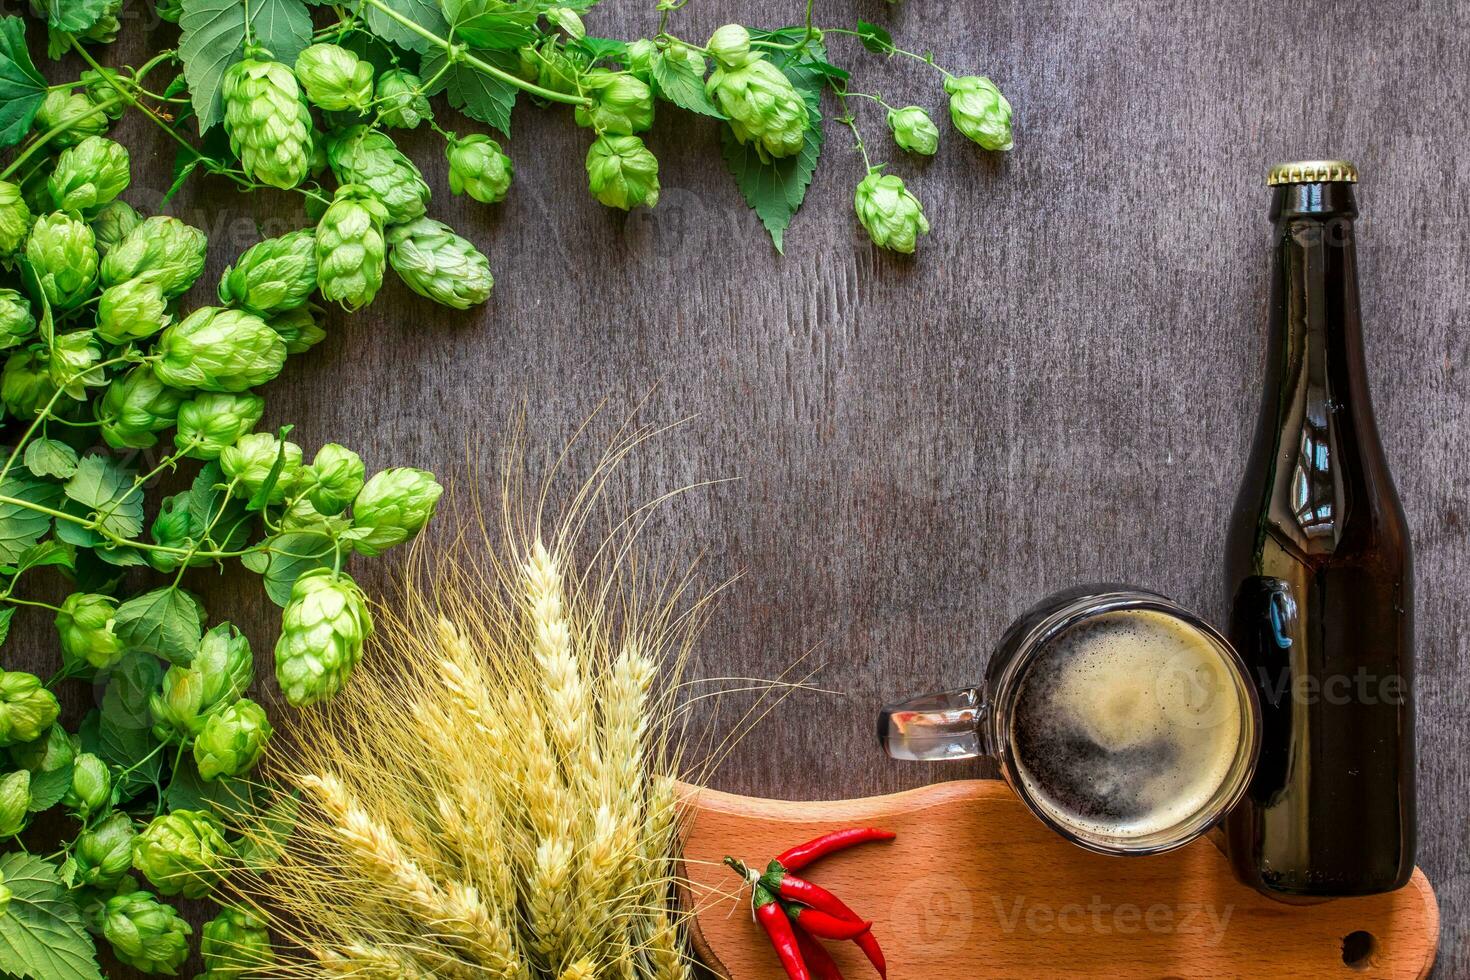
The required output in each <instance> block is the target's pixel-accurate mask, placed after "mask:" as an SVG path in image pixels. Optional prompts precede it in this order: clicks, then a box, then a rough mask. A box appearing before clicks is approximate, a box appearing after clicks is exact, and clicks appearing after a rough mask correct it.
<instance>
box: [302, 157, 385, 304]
mask: <svg viewBox="0 0 1470 980" xmlns="http://www.w3.org/2000/svg"><path fill="white" fill-rule="evenodd" d="M387 217H388V211H387V209H386V208H384V207H383V204H382V202H381V201H379V200H378V198H377V196H376V195H375V194H373V192H372V191H371V190H369V189H368V188H366V187H364V186H362V185H361V184H344V185H343V186H341V187H339V188H337V193H336V194H335V195H333V197H332V203H331V205H330V206H329V207H328V208H327V211H326V213H325V214H323V215H322V220H321V221H319V222H318V223H317V226H316V262H317V282H318V284H319V285H320V287H321V291H322V296H324V297H326V299H328V300H329V301H331V302H334V303H341V304H342V306H343V307H345V308H346V309H347V310H349V311H351V310H357V309H361V308H362V307H364V306H366V305H367V304H368V303H371V302H372V301H373V297H374V296H376V295H377V294H378V290H379V288H381V287H382V285H383V269H384V266H385V263H386V260H387V252H388V246H387V242H386V241H384V239H383V224H384V222H385V221H386V220H387Z"/></svg>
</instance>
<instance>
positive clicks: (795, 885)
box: [760, 862, 863, 922]
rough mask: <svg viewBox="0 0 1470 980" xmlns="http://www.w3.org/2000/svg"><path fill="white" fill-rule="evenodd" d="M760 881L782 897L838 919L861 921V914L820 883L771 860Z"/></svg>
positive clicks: (767, 888)
mask: <svg viewBox="0 0 1470 980" xmlns="http://www.w3.org/2000/svg"><path fill="white" fill-rule="evenodd" d="M760 883H761V884H762V885H763V886H765V888H766V890H767V891H769V892H772V893H774V894H776V895H779V896H781V897H782V898H785V899H789V900H790V901H793V902H800V903H801V904H802V905H810V906H811V907H812V908H814V909H816V910H817V911H819V912H826V913H827V914H828V915H830V916H834V917H835V918H838V919H846V920H847V921H849V922H862V921H863V919H862V916H860V915H858V914H857V913H856V912H854V911H853V910H852V909H850V908H848V907H847V905H846V904H845V903H844V902H843V901H842V899H840V898H838V897H837V896H836V895H833V894H832V893H831V892H829V891H828V890H827V889H825V888H823V887H822V886H821V885H814V884H812V883H811V882H810V881H807V880H806V879H805V878H798V877H797V876H796V875H794V874H792V873H791V872H789V871H787V870H785V869H784V868H781V867H780V866H778V865H776V864H775V863H774V862H772V864H771V865H769V866H768V867H767V868H766V873H765V874H763V875H761V878H760Z"/></svg>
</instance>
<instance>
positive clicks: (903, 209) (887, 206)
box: [853, 167, 929, 254]
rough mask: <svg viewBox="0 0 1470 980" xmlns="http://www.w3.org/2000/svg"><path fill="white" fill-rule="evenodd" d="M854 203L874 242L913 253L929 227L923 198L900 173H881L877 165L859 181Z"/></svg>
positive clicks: (897, 250)
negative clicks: (922, 201)
mask: <svg viewBox="0 0 1470 980" xmlns="http://www.w3.org/2000/svg"><path fill="white" fill-rule="evenodd" d="M853 206H854V207H855V208H856V209H857V216H858V220H859V221H860V222H862V225H863V227H864V228H866V229H867V231H868V235H869V236H870V237H871V238H872V239H873V244H875V245H877V246H879V247H880V248H888V249H892V250H893V251H895V252H904V253H907V254H912V253H913V251H914V247H915V244H916V242H917V241H918V237H919V236H920V235H923V234H927V233H928V231H929V220H928V219H927V218H925V217H924V206H923V205H922V204H920V203H919V199H918V198H916V197H914V195H912V194H910V193H909V191H908V188H906V187H904V184H903V181H902V180H901V179H900V178H899V177H897V176H895V175H893V174H883V173H879V171H878V169H877V168H876V167H875V168H874V169H873V170H871V171H869V173H868V175H867V176H866V177H864V178H863V179H862V182H861V183H859V184H858V186H857V192H856V193H855V194H854V195H853Z"/></svg>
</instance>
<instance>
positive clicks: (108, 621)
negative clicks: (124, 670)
mask: <svg viewBox="0 0 1470 980" xmlns="http://www.w3.org/2000/svg"><path fill="white" fill-rule="evenodd" d="M115 612H117V600H116V599H114V598H112V597H111V596H105V595H91V594H89V593H86V592H73V593H72V594H71V595H69V596H67V597H66V598H65V599H64V600H63V601H62V603H61V606H60V608H59V609H57V611H56V632H57V634H58V635H60V637H61V655H62V658H63V659H64V660H65V662H66V663H67V664H68V665H73V664H79V663H86V664H90V665H91V666H93V667H96V668H97V669H98V670H104V669H106V668H108V667H111V666H113V665H114V664H116V663H117V662H118V661H119V660H121V659H122V658H123V654H125V653H127V648H126V647H124V646H123V643H122V640H120V639H118V638H117V634H116V633H114V632H113V631H112V617H113V614H114V613H115Z"/></svg>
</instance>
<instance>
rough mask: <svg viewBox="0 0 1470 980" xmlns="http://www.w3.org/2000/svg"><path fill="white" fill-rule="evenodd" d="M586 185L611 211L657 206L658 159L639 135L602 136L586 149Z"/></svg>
mask: <svg viewBox="0 0 1470 980" xmlns="http://www.w3.org/2000/svg"><path fill="white" fill-rule="evenodd" d="M587 186H588V188H589V189H590V190H591V191H592V194H593V196H594V197H596V198H597V199H598V200H599V201H601V202H602V203H603V204H605V205H607V206H608V207H610V208H622V209H623V210H624V211H629V210H632V209H633V208H636V207H637V206H638V205H640V204H646V205H648V206H649V207H653V206H654V205H655V204H657V203H658V158H657V157H655V156H654V155H653V153H652V151H650V150H649V149H648V147H646V146H644V145H643V141H642V140H641V139H639V138H638V137H636V136H599V137H597V139H596V140H595V141H594V142H593V144H592V146H591V147H590V148H589V149H588V150H587Z"/></svg>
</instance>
